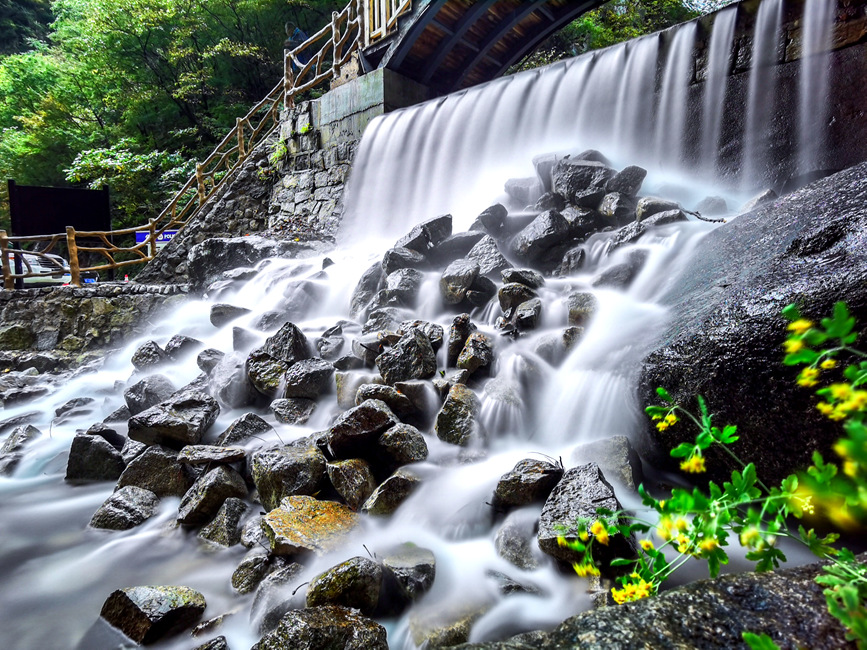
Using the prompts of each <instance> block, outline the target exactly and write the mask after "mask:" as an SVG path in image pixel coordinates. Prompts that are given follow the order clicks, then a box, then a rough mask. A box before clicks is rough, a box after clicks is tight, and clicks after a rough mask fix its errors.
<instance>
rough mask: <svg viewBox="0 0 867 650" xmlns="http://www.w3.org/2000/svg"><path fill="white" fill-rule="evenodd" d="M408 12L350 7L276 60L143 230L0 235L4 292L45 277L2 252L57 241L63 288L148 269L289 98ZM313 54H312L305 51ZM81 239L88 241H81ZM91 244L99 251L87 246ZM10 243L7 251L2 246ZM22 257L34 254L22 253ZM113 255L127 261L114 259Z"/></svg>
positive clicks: (402, 6)
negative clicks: (254, 98)
mask: <svg viewBox="0 0 867 650" xmlns="http://www.w3.org/2000/svg"><path fill="white" fill-rule="evenodd" d="M411 8H412V0H351V2H350V3H349V4H348V5H346V6H345V7H344V8H343V9H342V10H341V11H339V12H337V11H335V12H333V13H332V14H331V22H330V23H329V24H327V25H325V26H324V27H323V28H322V29H320V30H319V31H318V32H316V33H315V34H313V36H310V37H309V38H308V39H307V40H305V41H304V42H303V43H300V44H299V45H297V46H295V47H293V48H291V49H287V50H286V51H285V53H284V62H283V66H284V67H283V71H284V75H283V80H282V81H281V82H280V83H279V84H277V86H275V87H274V89H273V90H272V91H271V92H270V93H269V94H268V96H267V97H265V98H264V99H263V100H262V101H260V102H259V103H258V104H256V105H255V106H254V107H253V108H252V109H251V110H250V112H249V113H247V115H245V116H244V117H241V118H238V119H237V120H236V121H235V128H234V129H233V130H232V131H230V132H229V134H228V135H226V137H225V138H223V140H222V141H221V142H220V143H219V144H218V145H217V146H216V147H215V148H214V150H213V151H212V152H211V154H210V155H209V156H208V157H207V158H205V160H204V161H203V162H201V163H197V164H196V172H195V174H193V175H192V176H190V178H189V179H188V180H187V182H186V183H184V185H183V186H182V187H181V189H179V190H178V191H177V192H176V193H175V195H174V196H173V197H172V198H171V200H170V201H169V203H168V205H167V206H166V207H165V209H163V211H162V212H161V213H160V214H159V216H157V218H156V219H151V220H150V221H149V222H148V224H147V225H144V226H139V227H137V228H126V229H123V230H113V231H95V232H76V230H75V229H74V228H72V227H67V229H66V233H62V234H56V235H41V236H34V237H9V236H7V234H6V232H5V231H2V230H0V254H2V270H3V286H4V287H5V288H6V289H11V288H13V287H14V286H15V281H16V280H17V279H23V278H33V277H40V276H44V275H47V274H40V273H37V272H33V269H32V268H30V266H29V265H27V269H23V271H24V272H22V273H16V272H15V271H14V269H13V268H12V266H11V265H10V263H9V257H8V256H9V253H10V252H12V253H13V254H14V252H15V250H16V248H15V245H18V246H21V245H23V244H36V245H38V246H40V253H41V254H47V253H48V252H49V251H50V250H55V249H56V248H57V247H58V246H59V245H60V244H61V242H65V245H66V252H67V254H68V256H69V268H70V275H71V284H74V285H76V286H81V273H83V272H93V271H95V272H99V271H112V272H113V271H114V270H116V269H119V268H123V267H126V266H133V265H138V264H144V263H147V262H150V261H151V260H152V259H153V258H154V257H156V254H157V241H158V240H159V238H160V237H161V236H162V235H163V233H165V232H166V231H171V230H178V231H179V230H181V229H182V228H183V227H184V226H185V225H186V224H187V223H189V222H190V220H191V219H193V217H195V216H196V215H197V214H198V213H199V210H201V208H202V206H204V205H205V203H206V202H207V201H208V199H210V198H211V197H212V196H213V195H214V194H215V193H216V192H217V191H218V190H219V189H220V187H221V186H222V185H223V183H225V182H226V179H227V178H229V176H230V175H231V174H232V172H234V171H235V170H236V169H237V168H238V167H239V166H240V165H241V163H243V162H244V161H245V160H246V159H247V157H248V156H249V155H250V153H251V152H252V151H253V149H254V148H255V147H256V146H257V145H258V144H260V143H261V142H262V141H264V140H265V139H267V138H268V136H270V135H271V133H273V132H274V130H276V129H277V128H278V126H279V124H280V106H281V104H282V105H283V106H285V107H286V108H287V109H288V108H291V107H293V106H294V105H295V98H296V97H297V96H298V95H299V94H301V93H303V92H305V91H307V90H310V89H312V88H315V87H317V86H319V85H320V84H322V83H324V82H325V81H328V80H330V79H333V78H335V77H336V76H337V75H339V73H340V68H341V66H343V65H345V64H346V63H347V62H348V61H349V59H350V57H351V56H352V53H353V52H355V51H356V50H358V49H359V48H360V47H366V46H367V45H369V44H370V43H372V42H374V41H376V40H379V39H381V38H383V37H384V36H385V35H387V34H389V33H391V32H392V31H394V30H395V29H396V27H397V19H398V17H400V16H401V15H402V14H404V13H406V12H407V11H409V10H410V9H411ZM314 48H318V49H316V53H315V54H312V55H309V52H310V51H311V50H313V49H314ZM140 232H146V233H147V235H146V237H145V240H144V241H143V242H140V243H137V244H136V245H134V246H127V247H121V246H116V245H114V243H113V240H114V238H115V237H124V236H129V235H134V234H135V233H140ZM83 240H88V241H83ZM94 240H98V241H99V242H101V245H92V242H93V241H94ZM10 244H11V245H12V246H10ZM27 252H28V253H29V254H37V255H38V254H40V253H35V252H32V251H27ZM79 253H90V254H91V255H92V256H101V257H103V258H105V259H106V262H105V263H103V264H98V265H91V266H88V267H81V266H80V264H79ZM119 256H125V257H129V258H131V259H118V258H119Z"/></svg>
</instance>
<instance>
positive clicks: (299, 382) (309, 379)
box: [283, 359, 334, 399]
mask: <svg viewBox="0 0 867 650" xmlns="http://www.w3.org/2000/svg"><path fill="white" fill-rule="evenodd" d="M333 374H334V366H333V365H332V364H331V363H329V362H328V361H325V360H323V359H303V360H301V361H298V362H296V363H294V364H292V365H291V366H290V367H289V370H287V371H286V374H285V375H283V397H285V398H303V399H317V398H318V397H319V395H320V393H322V392H323V391H324V390H325V389H326V388H328V387H329V385H330V384H331V376H332V375H333Z"/></svg>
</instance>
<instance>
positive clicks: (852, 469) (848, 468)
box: [843, 460, 858, 478]
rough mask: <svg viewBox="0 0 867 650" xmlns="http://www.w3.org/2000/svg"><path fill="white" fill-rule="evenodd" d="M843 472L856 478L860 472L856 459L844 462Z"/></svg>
mask: <svg viewBox="0 0 867 650" xmlns="http://www.w3.org/2000/svg"><path fill="white" fill-rule="evenodd" d="M843 473H844V474H845V475H846V476H849V477H851V478H855V476H856V475H857V474H858V463H856V462H855V461H854V460H847V461H846V462H845V463H843Z"/></svg>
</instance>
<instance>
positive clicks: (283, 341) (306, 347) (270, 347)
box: [260, 323, 310, 366]
mask: <svg viewBox="0 0 867 650" xmlns="http://www.w3.org/2000/svg"><path fill="white" fill-rule="evenodd" d="M260 349H261V351H262V352H263V353H265V354H267V355H268V356H270V357H272V358H274V359H277V360H279V361H282V362H283V363H285V364H286V365H287V366H291V365H292V364H293V363H296V362H298V361H301V360H302V359H309V358H310V344H309V343H308V341H307V337H306V336H304V332H302V331H301V330H300V329H298V326H296V325H294V324H293V323H285V324H284V325H283V326H282V327H281V328H280V329H279V330H277V332H276V333H275V334H273V335H272V336H269V337H268V338H267V339H265V344H264V345H263V346H262V347H261V348H260Z"/></svg>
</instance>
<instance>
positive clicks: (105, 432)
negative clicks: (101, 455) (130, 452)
mask: <svg viewBox="0 0 867 650" xmlns="http://www.w3.org/2000/svg"><path fill="white" fill-rule="evenodd" d="M85 433H88V434H90V435H92V436H99V437H100V438H102V439H103V440H105V441H106V442H108V444H110V445H111V446H112V447H114V448H115V449H117V450H118V451H120V450H122V449H123V446H124V444H125V443H126V440H127V439H126V437H125V436H123V435H121V434H120V433H118V432H117V430H116V428H115V427H113V426H110V425H108V424H106V423H105V422H94V423H93V424H91V425H90V426H89V427H87V431H86V432H85Z"/></svg>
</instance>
